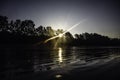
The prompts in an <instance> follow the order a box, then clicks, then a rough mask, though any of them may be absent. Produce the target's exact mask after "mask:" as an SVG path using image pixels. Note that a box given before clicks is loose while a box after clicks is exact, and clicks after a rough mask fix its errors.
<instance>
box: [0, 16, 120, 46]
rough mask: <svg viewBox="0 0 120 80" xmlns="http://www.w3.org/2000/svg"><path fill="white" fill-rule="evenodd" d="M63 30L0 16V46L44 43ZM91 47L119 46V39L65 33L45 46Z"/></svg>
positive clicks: (90, 34) (97, 35)
mask: <svg viewBox="0 0 120 80" xmlns="http://www.w3.org/2000/svg"><path fill="white" fill-rule="evenodd" d="M63 32H64V30H63V29H57V30H53V29H52V27H50V26H48V27H43V26H41V25H40V26H39V27H37V28H35V23H34V22H33V21H32V20H23V21H22V20H20V19H17V20H15V21H13V20H11V21H9V20H8V17H6V16H0V44H35V43H38V42H44V41H45V40H46V39H48V38H50V37H53V36H56V35H59V34H61V33H63ZM56 41H57V42H58V45H71V46H81V45H82V46H84V45H86V46H89V45H90V46H91V45H115V46H117V45H120V39H118V38H109V37H108V36H103V35H100V34H97V33H87V32H85V33H82V34H75V35H74V36H73V35H72V34H71V33H70V32H66V33H65V34H64V36H63V37H62V38H56V39H54V40H51V41H49V42H48V43H47V44H54V43H55V42H56Z"/></svg>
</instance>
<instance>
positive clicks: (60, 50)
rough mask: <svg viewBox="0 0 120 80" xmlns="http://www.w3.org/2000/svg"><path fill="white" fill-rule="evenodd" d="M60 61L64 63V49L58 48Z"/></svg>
mask: <svg viewBox="0 0 120 80" xmlns="http://www.w3.org/2000/svg"><path fill="white" fill-rule="evenodd" d="M58 61H59V62H60V63H61V62H63V56H62V48H58Z"/></svg>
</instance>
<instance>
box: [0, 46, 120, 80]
mask: <svg viewBox="0 0 120 80" xmlns="http://www.w3.org/2000/svg"><path fill="white" fill-rule="evenodd" d="M3 52H5V53H7V52H8V54H9V55H8V56H7V55H5V57H4V58H6V59H5V60H4V58H3V60H1V62H2V63H1V67H2V68H1V70H0V71H1V72H0V80H120V48H113V47H112V48H78V47H72V48H66V49H62V48H59V49H56V50H48V51H46V50H35V51H33V50H29V49H27V50H26V49H24V50H23V51H18V50H16V51H14V52H12V50H11V51H10V50H9V49H8V50H5V51H3ZM19 52H20V53H21V54H20V53H19ZM30 52H31V53H30ZM10 53H11V54H10ZM12 53H15V54H14V55H12ZM16 53H17V54H16ZM22 53H23V54H22ZM18 54H20V55H18ZM46 54H47V55H46ZM10 55H12V56H10ZM48 55H49V56H48ZM50 55H51V56H50ZM1 56H3V55H2V54H1ZM6 56H7V57H6ZM1 59H2V57H1ZM4 61H5V62H4ZM3 64H4V65H3Z"/></svg>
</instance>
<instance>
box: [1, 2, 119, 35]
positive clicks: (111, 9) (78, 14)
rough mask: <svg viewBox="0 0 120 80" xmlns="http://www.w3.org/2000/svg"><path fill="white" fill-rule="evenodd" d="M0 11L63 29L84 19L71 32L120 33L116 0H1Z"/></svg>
mask: <svg viewBox="0 0 120 80" xmlns="http://www.w3.org/2000/svg"><path fill="white" fill-rule="evenodd" d="M0 15H4V16H8V17H9V19H13V20H16V19H21V20H25V19H31V20H33V21H34V22H35V24H36V27H38V26H39V25H43V26H52V27H53V29H58V28H63V29H64V30H66V29H68V28H70V27H71V26H73V25H74V24H76V23H78V22H80V21H81V20H83V19H86V21H85V22H84V23H82V24H80V25H79V26H78V27H76V28H74V29H73V30H71V31H70V32H71V33H73V34H74V33H83V32H96V33H100V34H103V35H107V36H110V37H120V31H119V30H120V5H119V0H3V1H2V0H0Z"/></svg>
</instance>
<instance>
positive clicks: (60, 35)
mask: <svg viewBox="0 0 120 80" xmlns="http://www.w3.org/2000/svg"><path fill="white" fill-rule="evenodd" d="M84 21H86V19H84V20H82V21H80V22H79V23H77V24H75V25H73V26H72V27H70V28H69V29H68V30H66V31H65V32H63V33H61V34H59V35H57V36H53V37H51V38H49V39H47V40H45V42H44V43H47V42H48V41H50V40H53V39H55V38H58V37H62V36H63V35H64V34H65V33H67V32H68V31H70V30H72V29H73V28H75V27H77V26H78V25H80V24H81V23H83V22H84Z"/></svg>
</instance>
